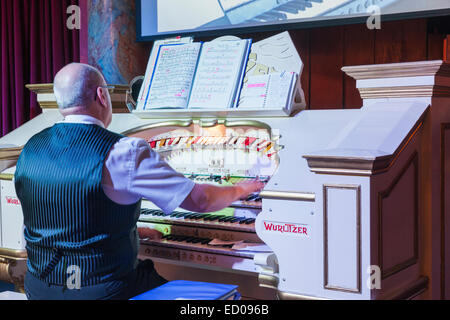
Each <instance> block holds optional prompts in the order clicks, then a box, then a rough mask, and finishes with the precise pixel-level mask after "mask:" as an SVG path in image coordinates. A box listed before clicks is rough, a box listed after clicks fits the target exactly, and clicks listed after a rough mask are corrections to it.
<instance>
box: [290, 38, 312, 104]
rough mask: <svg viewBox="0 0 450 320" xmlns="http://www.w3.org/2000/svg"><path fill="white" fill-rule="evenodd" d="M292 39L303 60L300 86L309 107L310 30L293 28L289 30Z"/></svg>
mask: <svg viewBox="0 0 450 320" xmlns="http://www.w3.org/2000/svg"><path fill="white" fill-rule="evenodd" d="M290 35H291V37H292V41H294V44H295V47H296V48H297V51H298V53H299V55H300V58H301V59H302V61H303V64H304V67H303V73H302V79H301V81H302V88H303V92H304V93H305V100H306V107H307V108H308V109H309V107H310V99H309V98H310V92H309V88H310V86H309V82H310V43H309V41H310V32H309V30H293V31H291V32H290Z"/></svg>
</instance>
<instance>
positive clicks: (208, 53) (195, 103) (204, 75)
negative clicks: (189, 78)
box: [189, 40, 249, 109]
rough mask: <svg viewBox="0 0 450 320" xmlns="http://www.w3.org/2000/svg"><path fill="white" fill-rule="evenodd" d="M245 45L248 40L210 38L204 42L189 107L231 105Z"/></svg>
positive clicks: (238, 84)
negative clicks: (214, 39)
mask: <svg viewBox="0 0 450 320" xmlns="http://www.w3.org/2000/svg"><path fill="white" fill-rule="evenodd" d="M248 48H249V40H235V41H212V42H207V43H205V44H204V45H203V49H202V53H201V57H200V61H199V64H198V67H197V74H196V76H195V80H194V85H193V88H192V93H191V98H190V101H189V108H220V109H226V108H230V107H233V105H234V102H235V98H236V94H237V92H238V91H239V89H238V90H236V89H237V88H238V86H240V81H241V80H242V76H243V66H244V64H245V62H246V61H244V59H245V60H246V57H247V56H246V54H247V53H248Z"/></svg>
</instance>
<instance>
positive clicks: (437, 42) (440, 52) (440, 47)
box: [427, 33, 444, 60]
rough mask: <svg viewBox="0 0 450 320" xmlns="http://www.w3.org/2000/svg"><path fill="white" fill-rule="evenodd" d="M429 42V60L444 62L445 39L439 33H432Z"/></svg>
mask: <svg viewBox="0 0 450 320" xmlns="http://www.w3.org/2000/svg"><path fill="white" fill-rule="evenodd" d="M427 42H428V52H427V59H428V60H444V37H443V36H442V35H441V34H439V33H430V34H428V38H427Z"/></svg>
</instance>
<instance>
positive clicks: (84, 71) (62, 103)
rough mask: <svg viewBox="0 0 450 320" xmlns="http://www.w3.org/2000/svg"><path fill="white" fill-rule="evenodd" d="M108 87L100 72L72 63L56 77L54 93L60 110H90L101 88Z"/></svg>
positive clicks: (85, 65)
mask: <svg viewBox="0 0 450 320" xmlns="http://www.w3.org/2000/svg"><path fill="white" fill-rule="evenodd" d="M104 85H106V83H105V79H104V78H103V76H102V74H101V73H100V71H98V70H97V69H96V68H94V67H91V66H89V65H87V64H82V63H71V64H69V65H67V66H65V67H64V68H62V69H61V70H60V71H59V72H58V73H57V74H56V76H55V80H54V93H55V97H56V102H57V103H58V106H59V108H60V109H62V110H64V109H69V108H74V107H82V108H86V109H87V108H89V106H90V105H91V104H92V103H93V102H94V99H95V96H96V91H97V88H98V87H99V86H104Z"/></svg>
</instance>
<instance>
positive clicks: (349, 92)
mask: <svg viewBox="0 0 450 320" xmlns="http://www.w3.org/2000/svg"><path fill="white" fill-rule="evenodd" d="M374 48H375V31H374V30H369V29H368V28H367V26H366V25H354V26H346V27H345V28H344V66H356V65H366V64H373V63H374V54H373V51H374ZM362 103H363V101H362V99H361V96H360V94H359V91H358V89H356V80H355V79H353V78H351V77H349V76H348V75H344V108H346V109H353V108H361V106H362Z"/></svg>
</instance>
